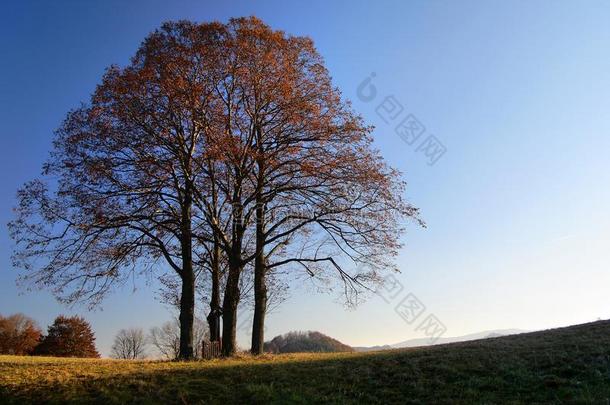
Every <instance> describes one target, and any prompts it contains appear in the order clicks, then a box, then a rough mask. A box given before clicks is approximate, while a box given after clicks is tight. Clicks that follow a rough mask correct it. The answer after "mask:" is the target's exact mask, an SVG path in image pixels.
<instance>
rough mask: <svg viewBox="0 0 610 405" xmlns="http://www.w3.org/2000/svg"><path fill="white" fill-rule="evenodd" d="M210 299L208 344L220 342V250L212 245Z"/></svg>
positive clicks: (215, 244) (216, 244) (215, 245)
mask: <svg viewBox="0 0 610 405" xmlns="http://www.w3.org/2000/svg"><path fill="white" fill-rule="evenodd" d="M211 265H212V266H211V267H212V297H211V298H210V313H209V315H208V326H209V328H210V342H219V341H220V316H221V313H222V309H221V308H220V248H219V247H218V243H214V250H213V252H212V263H211Z"/></svg>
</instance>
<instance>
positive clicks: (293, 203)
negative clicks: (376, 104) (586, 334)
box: [221, 18, 421, 354]
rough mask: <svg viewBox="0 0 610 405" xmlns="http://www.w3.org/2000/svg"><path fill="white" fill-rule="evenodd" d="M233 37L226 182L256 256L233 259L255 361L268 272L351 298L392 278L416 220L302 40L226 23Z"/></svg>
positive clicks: (245, 21)
mask: <svg viewBox="0 0 610 405" xmlns="http://www.w3.org/2000/svg"><path fill="white" fill-rule="evenodd" d="M228 36H229V37H230V38H231V39H232V40H231V41H230V42H229V43H230V47H229V48H228V49H227V51H226V53H227V54H229V55H234V56H232V57H231V59H230V61H231V64H232V65H231V66H233V68H232V69H231V71H233V72H234V73H233V74H232V76H231V82H230V83H231V90H232V92H229V91H225V92H223V94H228V95H229V96H232V98H229V96H227V99H228V100H230V101H228V102H227V104H230V105H231V106H232V107H233V109H232V111H231V120H230V122H231V123H233V125H234V126H235V129H234V130H232V131H231V133H230V135H231V137H232V138H231V139H232V140H233V141H234V144H235V145H237V146H236V148H235V150H236V151H237V153H235V155H234V156H232V159H230V160H229V164H230V167H231V170H230V172H231V173H236V174H235V175H234V176H232V177H231V178H229V180H230V181H231V182H232V184H231V185H233V186H234V187H235V188H237V189H238V191H239V192H238V193H237V192H234V194H233V195H232V196H229V199H230V200H231V202H232V203H233V207H234V210H233V212H232V215H231V216H232V217H233V220H234V222H235V223H236V224H237V225H235V227H241V228H238V229H240V230H241V232H242V235H247V233H248V232H250V233H251V234H253V236H252V239H253V240H254V242H253V246H252V247H251V248H250V249H245V254H242V251H241V250H237V252H239V255H240V256H239V257H236V258H235V261H236V262H238V263H241V264H242V265H243V264H244V263H250V262H251V261H253V263H254V293H255V304H254V307H255V310H254V323H253V330H252V352H253V353H255V354H258V353H262V351H263V343H264V334H263V331H264V319H265V313H266V310H267V294H268V291H267V282H266V278H267V275H268V272H269V271H273V270H274V269H277V268H279V267H280V266H291V267H292V268H298V267H301V268H304V269H305V270H306V271H307V272H308V274H310V275H311V276H317V275H318V274H320V273H322V274H324V275H328V274H329V271H330V272H331V274H336V275H337V276H338V278H339V279H340V280H341V281H342V284H343V286H344V287H345V292H346V293H347V295H348V296H349V295H351V294H353V293H357V292H358V291H360V290H362V289H363V288H367V287H368V286H369V285H370V283H372V282H375V281H378V280H379V279H380V272H381V271H382V270H387V269H393V268H394V267H393V262H392V259H393V257H394V256H395V255H396V254H397V251H398V249H399V247H400V242H399V238H400V236H401V231H402V222H403V220H405V219H407V218H413V219H415V220H416V221H419V219H418V218H417V209H416V208H414V207H413V206H411V205H410V204H408V203H406V202H405V201H404V200H403V199H402V193H403V189H404V186H405V185H404V183H403V182H402V180H401V179H400V175H399V173H398V172H396V171H395V170H393V169H391V168H390V167H388V166H387V164H386V163H385V162H384V160H383V159H382V157H381V156H380V155H379V153H378V152H377V151H376V150H375V149H374V148H373V147H372V138H371V136H370V132H371V130H372V128H370V127H367V126H366V125H364V123H363V121H362V119H361V118H360V117H359V116H358V115H357V114H355V113H354V112H353V111H352V110H351V108H350V105H349V103H347V102H346V101H345V100H344V99H342V96H341V94H340V92H339V91H338V90H337V89H336V88H334V87H333V86H332V83H331V79H330V76H329V74H328V71H327V70H326V69H325V68H324V63H323V60H322V58H321V57H320V55H319V54H318V52H317V51H316V49H315V47H314V46H313V42H312V41H311V40H310V39H309V38H304V37H293V36H289V35H286V34H285V33H283V32H281V31H274V30H272V29H271V28H270V27H268V26H267V25H265V24H264V23H262V22H261V21H260V20H258V19H256V18H242V19H234V20H231V22H230V23H229V33H228ZM229 128H230V127H229ZM235 139H237V141H235ZM226 188H227V189H228V190H235V188H234V189H231V188H230V187H226ZM221 189H222V187H221ZM235 207H237V208H238V209H237V210H236V209H235ZM420 223H421V222H420ZM235 227H234V229H235ZM222 238H223V236H222V235H221V239H222ZM225 239H226V238H225ZM242 246H243V245H242ZM230 254H231V253H230ZM236 267H237V266H236ZM314 270H315V271H314ZM237 273H239V268H238V269H237V271H236V274H237ZM228 288H231V286H230V285H228ZM227 291H228V290H227ZM227 291H226V292H225V300H226V298H227V297H230V296H231V295H227ZM225 315H226V314H225ZM226 321H227V320H226V319H225V322H226ZM226 326H227V327H229V326H230V325H226ZM225 332H229V330H227V329H225ZM230 338H231V336H227V339H225V341H224V342H223V344H225V346H226V345H231V342H230V341H229V339H230ZM225 352H226V354H230V353H229V349H228V348H227V349H226V350H225Z"/></svg>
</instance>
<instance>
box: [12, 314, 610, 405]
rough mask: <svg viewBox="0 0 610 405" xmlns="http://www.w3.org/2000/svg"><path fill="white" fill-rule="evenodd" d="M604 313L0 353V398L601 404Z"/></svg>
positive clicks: (607, 390)
mask: <svg viewBox="0 0 610 405" xmlns="http://www.w3.org/2000/svg"><path fill="white" fill-rule="evenodd" d="M609 400H610V321H598V322H593V323H588V324H583V325H576V326H571V327H567V328H560V329H552V330H547V331H540V332H532V333H524V334H519V335H511V336H502V337H497V338H494V339H481V340H472V341H467V342H459V343H449V344H442V345H436V346H430V347H418V348H407V349H395V350H388V351H381V352H370V353H353V352H352V353H316V354H303V353H300V354H283V355H266V356H263V357H260V358H256V359H254V358H252V357H249V356H244V357H243V358H235V359H228V360H215V361H202V362H190V363H185V362H162V361H119V360H97V359H58V358H45V357H40V358H37V357H14V356H0V402H3V403H29V402H37V403H38V402H51V403H64V402H77V403H90V402H93V403H104V404H109V403H124V402H137V403H311V402H314V403H322V402H325V403H326V402H330V403H384V404H388V403H406V404H421V403H452V404H453V403H461V404H471V403H479V404H490V403H493V404H496V403H514V404H520V403H528V404H529V403H544V404H546V403H608V401H609Z"/></svg>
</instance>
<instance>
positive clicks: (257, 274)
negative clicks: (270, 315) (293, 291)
mask: <svg viewBox="0 0 610 405" xmlns="http://www.w3.org/2000/svg"><path fill="white" fill-rule="evenodd" d="M265 270H266V266H265V262H264V260H263V261H262V263H261V265H257V264H256V263H255V267H254V319H253V321H252V348H251V349H250V351H251V352H252V354H255V355H258V354H263V351H264V344H265V315H266V312H267V285H266V280H265Z"/></svg>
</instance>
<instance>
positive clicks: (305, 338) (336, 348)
mask: <svg viewBox="0 0 610 405" xmlns="http://www.w3.org/2000/svg"><path fill="white" fill-rule="evenodd" d="M264 349H265V351H266V352H269V353H303V352H315V353H319V352H353V351H354V349H352V348H351V347H350V346H348V345H346V344H343V343H341V342H339V341H338V340H336V339H333V338H331V337H330V336H326V335H325V334H323V333H320V332H312V331H308V332H289V333H286V334H284V335H279V336H276V337H274V338H273V339H272V340H271V341H270V342H265V346H264Z"/></svg>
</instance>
